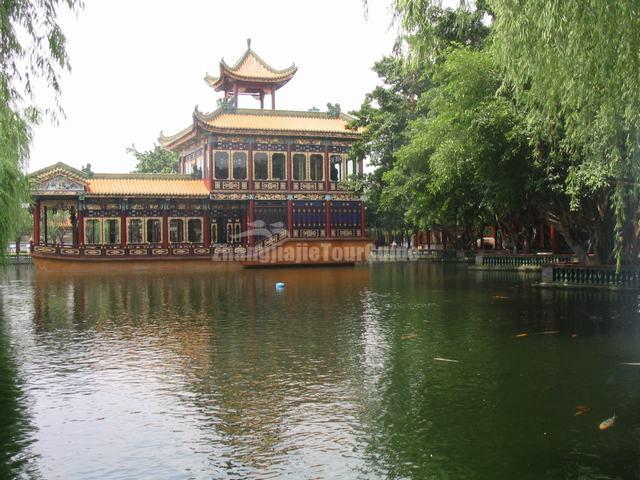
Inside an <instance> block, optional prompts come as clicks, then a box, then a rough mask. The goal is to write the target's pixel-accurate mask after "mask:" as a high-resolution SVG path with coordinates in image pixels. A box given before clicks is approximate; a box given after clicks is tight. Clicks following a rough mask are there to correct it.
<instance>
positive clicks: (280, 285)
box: [276, 282, 284, 290]
mask: <svg viewBox="0 0 640 480" xmlns="http://www.w3.org/2000/svg"><path fill="white" fill-rule="evenodd" d="M281 288H284V282H276V290H280V289H281Z"/></svg>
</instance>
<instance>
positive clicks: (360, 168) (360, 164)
mask: <svg viewBox="0 0 640 480" xmlns="http://www.w3.org/2000/svg"><path fill="white" fill-rule="evenodd" d="M358 173H359V174H360V175H364V158H363V159H362V160H360V161H359V162H358Z"/></svg>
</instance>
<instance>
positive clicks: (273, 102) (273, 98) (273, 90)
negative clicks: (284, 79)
mask: <svg viewBox="0 0 640 480" xmlns="http://www.w3.org/2000/svg"><path fill="white" fill-rule="evenodd" d="M275 109H276V87H274V86H273V85H272V86H271V110H275Z"/></svg>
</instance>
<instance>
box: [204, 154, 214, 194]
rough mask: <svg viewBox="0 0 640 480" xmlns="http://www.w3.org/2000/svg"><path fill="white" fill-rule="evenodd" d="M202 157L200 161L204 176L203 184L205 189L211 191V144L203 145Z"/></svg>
mask: <svg viewBox="0 0 640 480" xmlns="http://www.w3.org/2000/svg"><path fill="white" fill-rule="evenodd" d="M203 155H204V158H203V161H202V176H203V177H204V184H205V185H206V187H207V189H208V190H209V191H211V189H212V187H213V181H212V180H211V172H212V170H211V157H212V156H213V152H212V151H211V145H209V144H206V145H205V146H204V153H203Z"/></svg>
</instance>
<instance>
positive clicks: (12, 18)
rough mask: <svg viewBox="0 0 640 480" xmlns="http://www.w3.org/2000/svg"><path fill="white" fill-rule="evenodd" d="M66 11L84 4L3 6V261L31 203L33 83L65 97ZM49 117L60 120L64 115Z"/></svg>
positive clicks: (20, 0) (60, 1)
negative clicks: (62, 22) (61, 17)
mask: <svg viewBox="0 0 640 480" xmlns="http://www.w3.org/2000/svg"><path fill="white" fill-rule="evenodd" d="M61 6H65V7H66V8H68V9H70V10H72V11H75V10H77V9H79V8H81V6H82V4H81V2H80V1H79V0H12V1H2V2H0V260H2V259H4V254H5V246H6V244H7V243H8V241H9V240H10V239H11V238H12V235H13V233H15V232H14V231H15V230H16V228H18V223H19V222H18V217H19V215H20V210H19V209H20V204H21V203H22V202H24V201H25V199H26V198H27V182H26V179H25V177H24V174H23V172H24V170H25V169H26V164H27V159H28V155H29V143H30V141H31V126H32V125H34V123H36V122H37V121H38V119H39V117H40V112H39V111H38V110H37V109H36V108H34V107H33V106H30V103H31V100H32V95H33V83H34V81H36V80H40V81H43V82H45V83H46V84H47V85H48V86H49V88H51V89H52V90H53V91H54V93H55V94H56V106H57V99H58V94H59V93H60V81H59V76H60V72H61V71H63V70H68V69H70V65H69V59H68V56H67V52H66V38H65V36H64V34H63V33H62V29H61V28H60V26H59V24H58V22H57V17H58V11H59V9H60V7H61ZM56 106H54V108H51V109H48V110H46V111H45V113H49V114H51V115H52V116H55V114H56V113H59V109H58V108H56Z"/></svg>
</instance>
